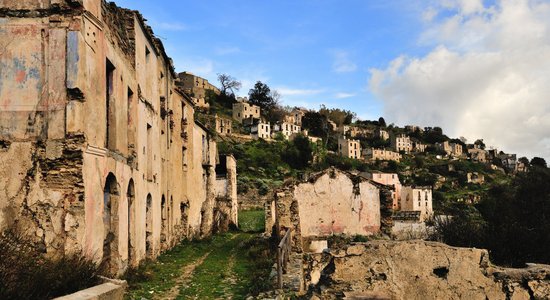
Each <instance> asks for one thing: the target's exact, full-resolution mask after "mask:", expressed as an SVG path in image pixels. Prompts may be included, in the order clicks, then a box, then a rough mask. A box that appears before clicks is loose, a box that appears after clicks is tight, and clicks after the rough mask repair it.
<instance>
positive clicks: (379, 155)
mask: <svg viewBox="0 0 550 300" xmlns="http://www.w3.org/2000/svg"><path fill="white" fill-rule="evenodd" d="M362 155H363V158H364V159H366V160H371V161H374V160H393V161H396V162H399V161H401V154H400V153H397V152H394V151H391V150H386V149H376V148H366V149H364V150H363V153H362Z"/></svg>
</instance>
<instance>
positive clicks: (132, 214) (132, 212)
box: [126, 179, 136, 266]
mask: <svg viewBox="0 0 550 300" xmlns="http://www.w3.org/2000/svg"><path fill="white" fill-rule="evenodd" d="M135 198H136V192H135V188H134V180H133V179H130V182H129V183H128V191H127V192H126V199H128V265H130V266H131V265H132V264H133V261H134V257H135V246H134V244H135V234H136V233H135V224H136V208H135V206H134V203H135Z"/></svg>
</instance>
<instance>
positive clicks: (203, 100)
mask: <svg viewBox="0 0 550 300" xmlns="http://www.w3.org/2000/svg"><path fill="white" fill-rule="evenodd" d="M191 100H193V104H195V107H200V108H206V109H208V108H210V104H209V103H208V102H206V98H204V97H202V98H197V97H191Z"/></svg>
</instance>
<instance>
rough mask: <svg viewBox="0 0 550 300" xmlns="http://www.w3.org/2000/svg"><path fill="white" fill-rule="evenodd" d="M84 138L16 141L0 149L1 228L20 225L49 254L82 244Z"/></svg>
mask: <svg viewBox="0 0 550 300" xmlns="http://www.w3.org/2000/svg"><path fill="white" fill-rule="evenodd" d="M82 141H83V140H82V137H81V136H77V137H71V138H68V139H66V140H49V141H47V142H45V143H41V142H34V143H33V142H14V143H11V145H10V146H9V148H8V149H5V150H4V151H2V152H0V166H1V171H0V178H5V179H6V180H3V181H2V182H0V190H1V195H0V209H1V211H0V230H4V229H6V228H9V227H11V228H15V229H18V230H21V231H22V232H24V233H26V234H27V235H28V236H29V237H31V238H32V239H33V241H34V242H35V243H36V245H37V247H38V248H39V249H40V250H41V251H43V252H45V253H48V254H50V255H57V254H61V253H65V252H76V251H81V250H82V247H83V244H82V239H83V235H84V233H83V231H82V230H83V228H84V214H85V212H84V210H85V206H84V188H83V181H82V149H81V147H82Z"/></svg>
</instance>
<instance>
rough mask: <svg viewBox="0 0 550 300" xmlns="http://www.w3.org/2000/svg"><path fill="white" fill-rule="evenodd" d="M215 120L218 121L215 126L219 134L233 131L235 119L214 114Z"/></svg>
mask: <svg viewBox="0 0 550 300" xmlns="http://www.w3.org/2000/svg"><path fill="white" fill-rule="evenodd" d="M214 122H215V123H216V124H215V126H214V127H215V129H216V132H217V133H218V134H221V135H228V134H231V133H233V121H232V120H231V119H229V118H225V117H222V116H218V115H217V114H216V115H215V116H214Z"/></svg>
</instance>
